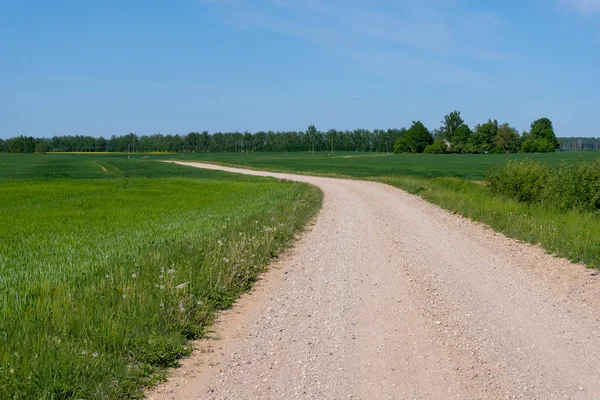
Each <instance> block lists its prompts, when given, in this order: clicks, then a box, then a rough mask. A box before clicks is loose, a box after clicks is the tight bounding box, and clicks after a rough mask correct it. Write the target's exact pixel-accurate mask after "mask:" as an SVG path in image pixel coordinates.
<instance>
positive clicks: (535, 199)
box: [487, 158, 600, 212]
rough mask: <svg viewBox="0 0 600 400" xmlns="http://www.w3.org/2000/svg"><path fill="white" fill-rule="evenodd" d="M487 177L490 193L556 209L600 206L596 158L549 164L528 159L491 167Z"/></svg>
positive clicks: (594, 209) (599, 172)
mask: <svg viewBox="0 0 600 400" xmlns="http://www.w3.org/2000/svg"><path fill="white" fill-rule="evenodd" d="M487 180H488V182H489V184H490V189H491V191H492V192H493V193H495V194H499V195H502V196H506V197H509V198H511V199H515V200H518V201H522V202H525V203H530V204H540V205H543V206H546V207H549V208H554V209H557V210H559V211H568V210H577V211H588V212H598V211H599V210H600V158H596V159H595V160H593V161H587V162H582V163H577V164H563V165H561V166H559V167H550V166H548V165H544V164H541V163H539V162H534V161H530V160H523V161H520V162H516V161H509V162H508V163H507V164H506V165H504V166H501V167H496V168H493V169H492V170H491V171H490V173H488V176H487Z"/></svg>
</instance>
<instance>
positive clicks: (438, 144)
mask: <svg viewBox="0 0 600 400" xmlns="http://www.w3.org/2000/svg"><path fill="white" fill-rule="evenodd" d="M423 152H424V153H425V154H446V153H448V152H449V149H448V145H447V144H446V142H445V141H444V140H443V139H437V140H435V141H434V142H433V143H432V144H430V145H428V146H427V147H425V150H424V151H423Z"/></svg>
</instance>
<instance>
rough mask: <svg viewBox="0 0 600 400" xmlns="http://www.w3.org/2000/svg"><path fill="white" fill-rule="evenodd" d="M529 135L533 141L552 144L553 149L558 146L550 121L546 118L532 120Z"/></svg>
mask: <svg viewBox="0 0 600 400" xmlns="http://www.w3.org/2000/svg"><path fill="white" fill-rule="evenodd" d="M529 135H530V138H531V139H532V140H534V141H537V140H542V141H545V142H546V143H548V145H549V146H552V147H553V149H558V148H559V147H560V143H559V142H558V140H557V139H556V135H555V134H554V128H553V127H552V121H550V120H549V119H548V118H540V119H538V120H535V121H533V122H532V123H531V131H530V132H529Z"/></svg>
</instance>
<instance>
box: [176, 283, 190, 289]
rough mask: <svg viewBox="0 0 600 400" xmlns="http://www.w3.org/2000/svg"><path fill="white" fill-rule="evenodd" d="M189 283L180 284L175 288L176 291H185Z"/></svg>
mask: <svg viewBox="0 0 600 400" xmlns="http://www.w3.org/2000/svg"><path fill="white" fill-rule="evenodd" d="M188 283H189V282H183V283H180V284H179V285H177V286H175V289H184V288H185V287H186V286H187V285H188Z"/></svg>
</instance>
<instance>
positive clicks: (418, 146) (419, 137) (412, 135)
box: [404, 121, 433, 153]
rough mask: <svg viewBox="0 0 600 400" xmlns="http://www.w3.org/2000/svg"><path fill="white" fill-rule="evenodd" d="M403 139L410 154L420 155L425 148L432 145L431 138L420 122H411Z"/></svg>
mask: <svg viewBox="0 0 600 400" xmlns="http://www.w3.org/2000/svg"><path fill="white" fill-rule="evenodd" d="M404 138H405V139H406V144H407V145H408V147H409V149H410V152H411V153H422V152H423V151H424V150H425V147H427V146H428V145H430V144H432V143H433V136H432V135H431V133H430V132H429V130H428V129H427V128H426V127H425V125H423V123H422V122H421V121H416V122H415V121H413V124H412V126H411V127H410V129H409V130H407V131H406V133H405V134H404Z"/></svg>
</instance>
